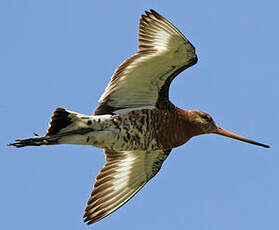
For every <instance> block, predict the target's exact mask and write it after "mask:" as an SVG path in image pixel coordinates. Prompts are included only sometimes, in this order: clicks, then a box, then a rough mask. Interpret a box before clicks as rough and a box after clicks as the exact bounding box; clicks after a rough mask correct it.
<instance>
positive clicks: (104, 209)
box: [84, 149, 171, 224]
mask: <svg viewBox="0 0 279 230" xmlns="http://www.w3.org/2000/svg"><path fill="white" fill-rule="evenodd" d="M170 151H171V150H158V151H118V152H116V151H111V150H107V149H106V150H105V154H106V160H107V163H106V164H105V166H104V168H103V169H102V170H101V171H100V173H99V175H98V176H97V178H96V183H95V185H94V189H93V191H92V193H91V196H90V198H89V200H88V202H87V207H86V209H85V215H84V218H85V220H84V221H85V222H87V224H92V223H94V222H97V221H99V220H101V219H102V218H104V217H106V216H107V215H109V214H110V213H112V212H114V211H115V210H117V209H118V208H120V207H121V206H122V205H123V204H125V203H126V202H127V201H128V200H129V199H131V198H132V197H133V196H134V195H135V194H136V193H137V192H138V191H139V190H140V189H141V188H142V187H143V186H144V185H145V184H146V183H147V182H148V181H149V180H150V179H151V178H152V177H153V176H155V175H156V174H157V172H158V171H159V169H160V168H161V165H162V163H163V161H164V160H165V159H166V158H167V156H168V154H169V153H170Z"/></svg>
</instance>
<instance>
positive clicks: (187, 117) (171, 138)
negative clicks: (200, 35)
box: [160, 108, 201, 149]
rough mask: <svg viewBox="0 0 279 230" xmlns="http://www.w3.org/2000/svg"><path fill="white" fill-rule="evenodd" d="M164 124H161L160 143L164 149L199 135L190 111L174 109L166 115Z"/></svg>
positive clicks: (181, 143)
mask: <svg viewBox="0 0 279 230" xmlns="http://www.w3.org/2000/svg"><path fill="white" fill-rule="evenodd" d="M166 117H167V119H166V122H163V123H162V124H161V126H160V127H161V129H162V130H160V133H161V134H162V135H161V137H160V139H161V140H160V142H161V143H163V146H164V148H166V149H168V148H174V147H177V146H180V145H183V144H184V143H186V142H187V141H188V140H189V139H190V138H191V137H193V136H197V135H199V134H201V132H200V129H198V127H195V125H194V123H193V122H192V120H193V119H194V117H193V115H192V113H191V111H185V110H182V109H179V108H176V109H175V111H173V112H171V113H168V115H166Z"/></svg>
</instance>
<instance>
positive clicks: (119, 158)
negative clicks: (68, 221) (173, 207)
mask: <svg viewBox="0 0 279 230" xmlns="http://www.w3.org/2000/svg"><path fill="white" fill-rule="evenodd" d="M138 43H139V45H138V52H137V53H136V54H135V55H133V56H132V57H130V58H128V59H127V60H126V61H124V62H123V63H122V64H121V65H120V66H119V67H118V68H117V70H116V71H115V72H114V74H113V76H112V78H111V80H110V82H109V84H108V86H107V88H106V89H105V92H104V93H103V95H102V96H101V98H100V100H99V102H100V104H99V106H98V107H97V109H96V110H95V112H94V115H93V116H88V115H83V114H80V113H76V112H72V111H69V110H65V109H63V108H57V109H56V110H55V111H54V114H53V116H52V117H51V121H50V123H49V128H48V130H47V132H46V134H45V135H44V136H39V135H37V134H35V136H34V137H32V138H27V139H22V140H16V141H15V142H14V143H11V144H10V145H13V146H15V147H24V146H39V145H58V144H77V145H92V146H95V147H99V148H102V149H104V152H105V156H106V164H105V165H104V167H103V169H102V170H101V171H100V173H99V175H98V176H97V178H96V182H95V185H94V188H93V191H92V193H91V196H90V198H89V200H88V202H87V206H86V209H85V214H84V218H85V219H84V221H85V222H87V224H92V223H95V222H97V221H99V220H101V219H103V218H104V217H106V216H107V215H109V214H111V213H112V212H114V211H115V210H117V209H118V208H120V207H121V206H122V205H123V204H125V203H126V202H127V201H128V200H129V199H131V198H132V197H133V196H134V195H135V194H136V193H137V192H138V191H139V190H140V189H141V188H142V187H143V186H144V185H145V184H146V183H147V182H148V181H149V180H150V179H151V178H152V177H154V176H155V175H156V174H157V173H158V171H159V170H160V168H161V166H162V164H163V162H164V161H165V160H166V158H167V157H168V155H169V154H170V152H171V150H172V149H173V148H175V147H177V146H180V145H183V144H184V143H186V142H187V141H188V140H189V139H190V138H192V137H194V136H198V135H201V134H207V133H215V134H219V135H223V136H227V137H230V138H234V139H237V140H240V141H244V142H247V143H250V144H254V145H259V146H262V147H265V148H269V146H268V145H265V144H261V143H259V142H256V141H253V140H250V139H247V138H244V137H242V136H239V135H237V134H234V133H232V132H229V131H227V130H225V129H222V128H221V127H219V126H218V125H217V124H216V123H215V122H214V120H213V119H212V117H211V116H210V115H209V114H207V113H205V112H201V111H194V110H182V109H180V108H178V107H176V106H175V105H173V104H172V103H171V102H170V101H169V87H170V84H171V82H172V80H173V79H174V78H175V77H176V76H177V75H178V74H179V73H180V72H182V71H183V70H185V69H187V68H189V67H190V66H192V65H194V64H196V63H197V61H198V58H197V55H196V52H195V47H194V46H193V45H192V44H191V42H190V41H189V40H188V39H187V38H186V37H184V36H183V34H182V33H181V32H180V31H179V30H178V29H177V28H175V27H174V26H173V25H172V24H171V23H170V22H169V21H168V20H166V19H165V18H164V17H162V16H161V15H160V14H158V13H157V12H156V11H154V10H150V12H148V11H146V12H145V15H142V16H141V19H140V23H139V34H138Z"/></svg>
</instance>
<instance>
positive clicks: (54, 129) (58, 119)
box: [45, 108, 72, 136]
mask: <svg viewBox="0 0 279 230" xmlns="http://www.w3.org/2000/svg"><path fill="white" fill-rule="evenodd" d="M69 114H70V113H69V112H67V111H66V110H65V109H63V108H57V109H56V110H55V111H54V113H53V116H52V117H51V121H50V123H49V128H48V130H47V133H46V134H45V136H50V135H55V134H57V133H58V132H59V131H60V130H61V129H63V128H65V127H67V126H68V125H70V124H71V123H72V121H71V118H70V117H69Z"/></svg>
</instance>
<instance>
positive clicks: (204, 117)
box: [201, 114, 210, 121]
mask: <svg viewBox="0 0 279 230" xmlns="http://www.w3.org/2000/svg"><path fill="white" fill-rule="evenodd" d="M201 118H202V119H204V120H206V121H210V117H209V116H208V115H207V114H202V115H201Z"/></svg>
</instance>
